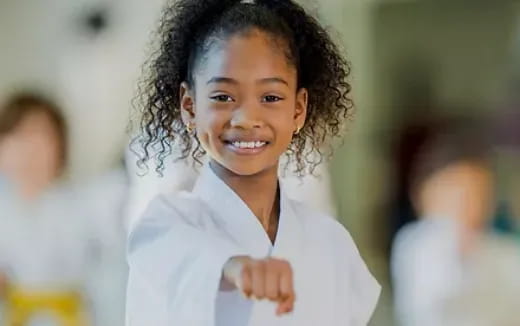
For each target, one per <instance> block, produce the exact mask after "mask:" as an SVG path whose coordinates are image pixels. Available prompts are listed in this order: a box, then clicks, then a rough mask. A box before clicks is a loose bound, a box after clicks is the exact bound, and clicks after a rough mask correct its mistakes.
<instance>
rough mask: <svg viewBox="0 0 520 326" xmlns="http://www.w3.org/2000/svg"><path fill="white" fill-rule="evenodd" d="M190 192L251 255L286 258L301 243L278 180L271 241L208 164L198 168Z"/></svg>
mask: <svg viewBox="0 0 520 326" xmlns="http://www.w3.org/2000/svg"><path fill="white" fill-rule="evenodd" d="M193 193H194V194H195V195H196V196H197V197H199V198H200V199H202V200H203V201H204V202H205V203H206V204H207V205H208V206H209V207H210V208H211V209H212V210H213V211H214V212H215V213H216V215H217V218H218V219H219V221H220V222H221V224H222V225H223V228H224V229H225V230H226V231H227V232H229V236H230V237H231V238H233V239H234V240H235V242H237V244H239V245H240V246H242V247H243V248H245V249H246V250H247V251H248V253H249V255H250V256H252V257H255V258H264V257H266V256H276V257H280V258H288V257H289V256H291V255H293V254H294V253H295V250H298V249H300V248H301V245H302V244H303V241H302V240H301V237H302V232H303V226H302V225H301V221H300V220H298V218H297V217H296V216H295V214H294V211H293V208H292V203H291V201H290V199H289V198H288V197H287V196H286V194H285V192H284V187H283V183H280V191H279V196H280V216H279V219H278V228H277V233H276V238H275V242H274V245H273V244H271V240H270V239H269V236H268V234H267V232H266V231H265V229H264V227H263V226H262V224H261V223H260V221H259V220H258V218H257V217H256V216H255V215H254V214H253V212H252V211H251V209H249V207H248V206H247V204H246V203H245V202H244V201H243V200H242V199H241V198H240V197H239V196H238V194H237V193H235V192H234V191H233V189H231V188H230V187H229V186H228V185H227V184H226V183H225V182H224V181H223V180H222V179H220V178H219V177H218V176H217V175H216V174H215V172H214V171H213V170H212V169H211V167H210V166H209V164H205V166H204V167H203V168H202V169H201V174H200V176H199V178H198V180H197V182H196V183H195V187H194V188H193Z"/></svg>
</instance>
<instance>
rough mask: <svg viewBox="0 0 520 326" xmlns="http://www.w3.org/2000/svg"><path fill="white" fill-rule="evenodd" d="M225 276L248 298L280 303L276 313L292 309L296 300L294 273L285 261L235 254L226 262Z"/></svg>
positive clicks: (283, 312) (280, 313)
mask: <svg viewBox="0 0 520 326" xmlns="http://www.w3.org/2000/svg"><path fill="white" fill-rule="evenodd" d="M223 277H224V279H225V280H226V281H227V282H228V283H230V284H233V285H234V286H235V287H236V288H238V289H239V290H240V291H242V293H243V294H244V295H245V296H246V297H247V298H252V299H257V300H262V299H268V300H270V301H274V302H278V307H277V309H276V314H277V315H282V314H285V313H288V312H291V311H292V310H293V307H294V301H295V294H294V287H293V272H292V268H291V265H290V264H289V263H288V262H287V261H286V260H281V259H275V258H265V259H252V258H251V257H248V256H237V257H232V258H231V259H229V260H228V262H227V263H226V264H225V265H224V269H223Z"/></svg>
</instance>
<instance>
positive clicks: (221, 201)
mask: <svg viewBox="0 0 520 326" xmlns="http://www.w3.org/2000/svg"><path fill="white" fill-rule="evenodd" d="M280 203H281V208H280V210H281V214H280V222H279V223H280V224H279V229H278V234H277V238H276V242H275V244H274V246H272V245H271V242H270V240H269V238H268V236H267V235H266V233H265V231H264V229H263V227H262V226H261V224H260V223H259V221H258V219H257V218H256V217H255V216H254V215H253V213H252V212H251V211H250V210H249V208H248V207H247V205H246V204H245V203H244V202H243V201H242V200H241V199H240V198H239V197H238V195H236V194H235V193H234V192H233V191H232V189H231V188H229V187H228V186H227V185H226V184H225V183H224V182H223V181H222V180H220V179H219V178H218V177H217V176H216V175H215V174H214V173H213V172H212V171H211V169H210V168H209V167H205V168H204V169H203V170H202V173H201V176H200V177H199V179H198V180H197V183H196V185H195V187H194V190H193V192H191V193H188V192H181V193H176V194H171V195H167V196H166V195H161V196H159V197H158V198H156V199H155V200H154V201H152V203H151V204H150V206H149V207H148V209H147V210H146V212H145V214H144V216H143V218H141V219H139V221H138V223H136V224H135V225H134V228H133V230H131V233H130V237H129V244H128V260H129V265H130V275H129V282H128V290H127V313H126V314H127V323H126V325H127V326H145V325H154V326H166V325H193V326H199V325H200V326H214V325H216V326H246V325H255V326H265V325H270V326H271V325H273V326H276V325H284V326H285V325H298V326H305V325H309V326H315V325H341V326H360V325H366V324H367V323H368V321H369V319H370V316H371V314H372V312H373V310H374V308H375V305H376V303H377V299H378V296H379V292H380V287H379V285H378V283H377V281H376V280H375V279H374V278H373V277H372V275H371V274H370V272H369V271H368V269H367V267H366V266H365V264H364V262H363V260H362V258H361V257H360V255H359V252H358V250H357V248H356V246H355V244H354V242H353V241H352V239H351V237H350V235H349V234H348V232H347V231H346V230H345V229H344V228H343V226H341V224H339V223H338V222H337V221H336V220H334V219H333V218H331V217H329V216H327V215H324V214H320V213H316V212H315V211H314V210H312V209H310V208H309V207H307V206H305V205H304V204H302V203H300V202H296V201H293V200H291V199H289V198H288V197H287V196H286V191H285V187H284V185H283V183H282V185H281V199H280ZM236 255H249V256H252V257H257V258H260V257H266V256H269V255H270V256H273V257H278V258H282V259H286V260H288V261H289V262H290V263H291V265H292V267H293V270H294V278H295V279H294V282H295V291H296V296H297V301H296V303H295V309H294V311H293V312H292V313H291V314H290V315H287V316H283V317H277V316H276V315H275V305H274V304H273V303H270V302H267V301H259V302H253V301H249V300H247V299H245V298H243V297H242V296H241V295H240V294H239V293H238V291H232V292H220V291H219V284H220V279H221V273H222V267H223V265H224V263H225V262H226V261H227V260H228V259H229V258H230V257H232V256H236Z"/></svg>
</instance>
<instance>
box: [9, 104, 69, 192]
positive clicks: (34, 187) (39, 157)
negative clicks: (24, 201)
mask: <svg viewBox="0 0 520 326" xmlns="http://www.w3.org/2000/svg"><path fill="white" fill-rule="evenodd" d="M60 152H61V149H60V144H59V136H58V134H57V132H56V129H55V127H54V125H53V124H52V122H51V121H50V119H49V118H48V117H47V115H46V114H45V113H40V112H35V113H30V114H29V115H27V116H26V117H25V118H24V119H23V120H22V121H21V122H20V124H19V125H18V126H17V127H16V128H15V129H14V130H13V131H12V132H11V133H10V134H8V135H6V136H5V137H3V138H2V139H1V141H0V171H1V172H2V173H4V174H5V175H6V176H7V177H8V178H9V179H10V180H11V181H12V182H13V183H14V184H15V185H16V186H17V187H18V188H19V191H21V193H22V195H23V196H24V197H34V196H37V195H38V194H39V193H40V192H41V191H42V190H43V189H44V188H45V187H47V186H48V185H49V184H50V183H51V182H52V181H53V180H54V179H55V178H56V177H57V176H58V174H59V172H60V154H61V153H60Z"/></svg>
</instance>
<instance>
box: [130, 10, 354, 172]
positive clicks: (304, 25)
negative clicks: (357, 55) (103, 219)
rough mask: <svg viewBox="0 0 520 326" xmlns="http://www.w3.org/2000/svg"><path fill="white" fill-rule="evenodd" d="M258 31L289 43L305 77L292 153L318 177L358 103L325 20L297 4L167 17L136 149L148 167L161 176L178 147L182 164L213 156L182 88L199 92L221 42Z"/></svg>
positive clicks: (144, 94) (143, 98)
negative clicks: (188, 113) (184, 114)
mask: <svg viewBox="0 0 520 326" xmlns="http://www.w3.org/2000/svg"><path fill="white" fill-rule="evenodd" d="M252 28H257V29H260V30H262V31H264V32H266V33H268V34H270V35H272V36H273V38H275V39H276V40H281V41H283V43H284V45H285V46H286V51H285V53H286V56H287V58H288V60H289V62H290V63H291V64H292V65H294V67H295V68H296V71H297V81H298V88H302V87H304V88H306V89H307V90H308V107H307V119H306V122H305V125H304V126H303V128H302V129H301V131H300V133H298V135H295V137H294V139H293V141H292V143H291V145H290V147H289V148H288V150H287V155H289V159H290V160H293V161H295V163H296V171H295V172H296V173H298V174H299V175H302V174H303V173H304V172H306V171H308V172H311V173H312V171H313V170H314V168H315V167H316V165H318V164H319V163H321V162H322V161H323V157H324V156H325V155H326V153H325V152H324V149H325V148H329V149H331V147H330V144H328V142H327V141H328V140H329V139H330V138H333V136H338V135H339V134H340V133H341V131H342V124H343V122H344V120H345V119H346V118H348V117H349V116H350V112H351V109H352V108H353V103H352V100H351V99H350V98H349V96H348V95H349V93H350V90H351V86H350V84H349V83H348V81H347V77H348V75H349V73H350V65H349V63H348V62H347V61H346V59H345V58H344V57H343V56H342V54H341V51H340V50H339V48H338V47H337V45H336V44H335V43H334V42H333V41H332V40H331V38H330V36H329V34H328V33H327V31H326V30H325V29H324V28H323V27H322V26H321V25H320V24H319V23H318V21H317V20H316V19H315V18H314V17H312V16H311V15H309V14H307V13H306V12H305V10H304V9H303V8H302V7H301V6H300V5H298V4H296V3H295V2H293V1H291V0H256V1H254V2H253V1H248V2H245V1H239V0H178V1H175V2H173V4H170V5H169V6H167V7H166V9H165V11H164V15H163V17H162V20H161V22H160V26H159V30H158V33H159V38H160V39H159V42H160V46H159V48H158V50H156V51H155V52H154V54H153V55H152V57H151V59H149V61H148V62H147V64H145V68H147V69H149V71H147V74H146V75H145V77H144V79H143V80H142V81H141V84H140V87H139V94H138V98H137V100H138V102H139V104H140V105H141V110H142V117H141V119H140V129H141V135H140V136H139V137H137V138H135V139H134V144H135V143H138V144H139V145H141V147H142V151H139V152H138V155H139V161H138V165H139V166H140V167H142V166H143V165H145V164H146V162H147V161H148V160H149V159H151V158H153V159H155V160H156V163H157V167H156V171H157V172H159V173H161V172H162V170H163V169H164V159H165V158H166V157H167V156H168V155H170V154H171V153H172V144H174V143H176V144H177V145H178V147H179V153H178V157H177V159H184V158H187V157H188V156H190V155H191V156H192V157H193V158H194V159H195V161H196V162H200V158H201V157H202V156H203V155H204V154H205V152H204V150H203V148H202V147H201V145H200V143H199V141H198V139H197V137H194V136H192V135H190V133H188V132H187V131H186V128H185V126H184V124H183V122H182V120H181V110H180V95H179V90H180V85H181V83H182V82H187V83H188V85H190V87H191V86H192V85H193V79H194V76H193V73H194V70H195V67H196V65H197V64H199V63H200V61H201V60H203V59H204V55H205V54H206V53H207V51H208V49H209V48H210V47H211V45H212V44H213V42H214V40H225V39H227V38H229V37H230V36H232V35H234V34H236V33H243V32H247V31H248V30H250V29H252ZM326 143H327V144H328V145H329V146H328V147H325V146H324V145H325V144H326ZM315 152H316V153H317V154H318V155H315V154H314V153H315ZM330 153H331V151H330Z"/></svg>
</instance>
